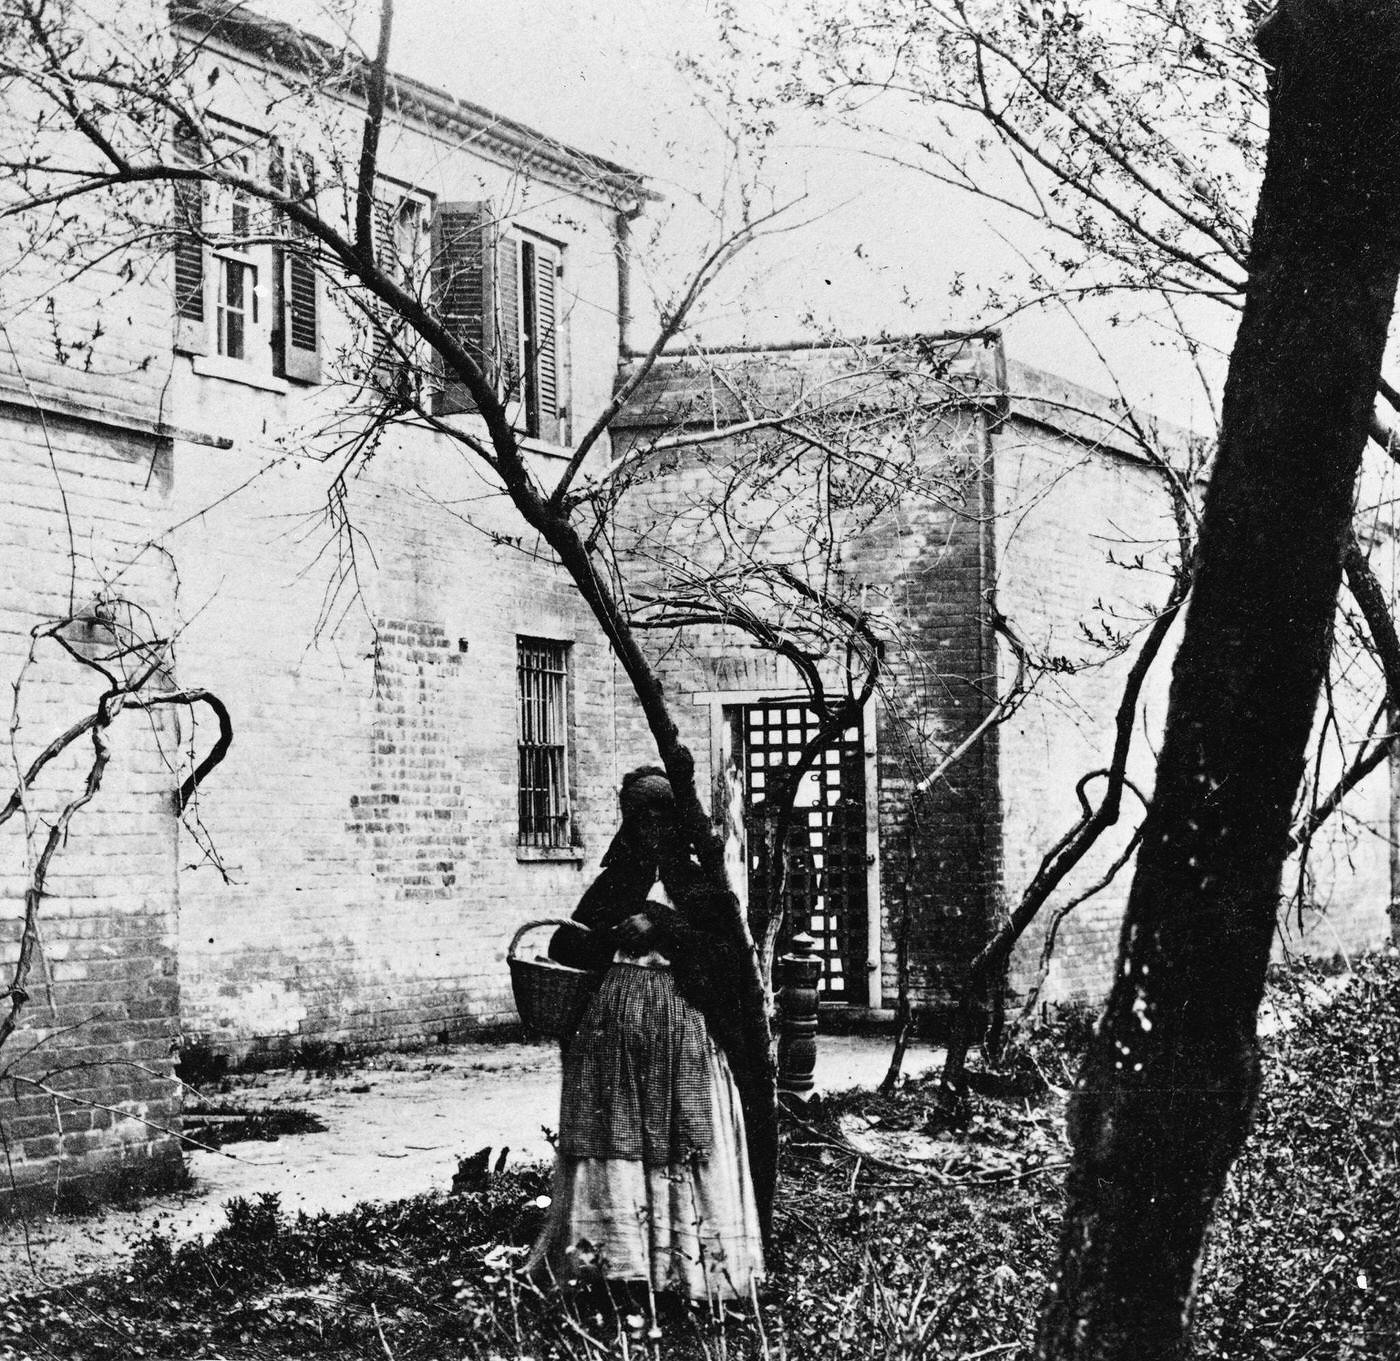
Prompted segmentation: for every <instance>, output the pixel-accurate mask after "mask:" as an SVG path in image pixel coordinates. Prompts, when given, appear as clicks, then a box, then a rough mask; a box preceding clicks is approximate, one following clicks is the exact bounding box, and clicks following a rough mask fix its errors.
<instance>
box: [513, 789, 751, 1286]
mask: <svg viewBox="0 0 1400 1361" xmlns="http://www.w3.org/2000/svg"><path fill="white" fill-rule="evenodd" d="M619 801H620V803H621V805H622V828H621V830H620V831H619V832H618V834H617V836H616V837H615V838H614V840H613V844H612V846H611V847H609V849H608V853H607V855H605V856H604V858H603V872H602V874H600V875H599V877H598V879H597V880H596V881H595V883H594V884H593V885H592V886H591V887H590V888H589V890H588V892H587V893H585V894H584V897H583V900H582V901H581V902H580V903H579V906H578V909H577V910H576V911H575V913H574V917H575V920H578V921H580V922H581V923H582V924H583V925H585V926H587V927H588V928H589V932H590V935H589V937H588V941H589V942H590V943H589V944H584V943H583V941H582V938H581V933H575V935H574V936H573V937H570V936H569V934H568V933H567V932H561V933H560V934H559V936H557V937H556V940H555V942H554V943H553V944H552V946H551V953H552V954H554V955H555V957H556V958H559V959H561V960H562V961H563V962H565V963H576V964H584V965H587V964H598V963H602V962H606V963H607V964H608V969H607V973H606V975H605V977H604V979H603V982H602V985H601V986H600V988H599V990H598V993H597V995H596V996H595V997H594V998H593V1000H592V1002H590V1004H589V1006H588V1009H587V1010H586V1011H585V1012H584V1015H583V1019H582V1021H581V1022H580V1024H579V1029H578V1033H577V1034H576V1035H575V1036H574V1038H573V1039H572V1040H571V1041H570V1042H569V1044H568V1047H567V1050H566V1053H565V1056H564V1082H563V1097H562V1101H561V1103H560V1115H559V1147H558V1160H557V1163H556V1166H555V1175H554V1198H553V1204H552V1206H551V1212H550V1219H549V1223H548V1225H547V1226H546V1228H545V1230H544V1233H543V1234H542V1236H541V1238H540V1241H539V1242H538V1243H537V1244H536V1245H535V1250H534V1252H533V1253H532V1255H531V1258H530V1263H529V1264H530V1265H531V1266H532V1267H534V1266H539V1265H541V1264H542V1263H545V1262H547V1263H548V1265H549V1267H550V1269H551V1270H552V1271H553V1272H554V1274H555V1275H556V1277H559V1278H561V1279H571V1278H578V1279H589V1278H592V1279H599V1278H601V1279H604V1280H607V1281H616V1282H633V1283H637V1284H640V1285H644V1286H648V1287H650V1288H651V1289H654V1290H670V1291H675V1292H677V1293H680V1294H683V1295H686V1296H689V1297H690V1298H691V1299H695V1300H712V1301H722V1300H730V1299H737V1298H744V1297H747V1296H748V1295H749V1294H750V1293H751V1291H752V1290H753V1287H754V1285H755V1284H756V1283H757V1282H758V1281H759V1280H761V1279H762V1276H763V1249H762V1242H761V1237H760V1231H759V1216H758V1207H757V1204H756V1201H755V1199H754V1192H753V1183H752V1180H751V1178H750V1175H749V1162H748V1149H747V1144H746V1140H745V1137H744V1121H743V1115H742V1112H741V1110H740V1106H739V1097H738V1093H737V1091H736V1090H735V1086H734V1078H733V1075H732V1072H731V1070H730V1066H729V1061H728V1059H727V1058H726V1057H725V1052H724V1050H725V1048H726V1047H728V1046H729V1045H732V1044H733V1042H734V1041H735V1039H736V1038H737V1033H738V1032H737V1026H736V1024H735V1011H736V1009H735V1007H734V1006H733V1001H732V986H733V984H732V980H733V979H734V978H735V977H736V971H735V969H734V968H733V967H731V963H732V949H731V947H730V946H729V945H728V942H727V939H726V933H725V925H726V923H725V918H724V913H725V909H726V904H725V901H724V899H723V897H722V895H720V894H717V893H716V892H715V891H714V890H713V889H711V888H709V887H707V885H706V883H705V880H704V876H703V875H702V874H701V871H700V867H699V866H698V865H697V864H696V863H695V862H694V860H693V859H692V858H691V857H690V854H689V852H688V849H687V848H686V846H685V843H684V841H683V839H682V836H681V834H680V831H679V829H678V827H677V826H676V822H675V800H674V797H673V795H672V791H671V786H670V783H669V782H668V781H667V779H666V775H665V772H664V771H662V770H660V769H659V768H657V767H651V766H648V767H643V768H642V769H640V770H634V771H632V772H631V773H630V774H629V775H627V776H626V778H625V779H624V780H623V782H622V789H621V792H620V794H619ZM658 878H659V880H660V892H659V893H655V892H653V888H654V886H655V884H656V880H657V879H658ZM649 894H650V895H651V896H648V895H649ZM590 953H591V954H592V955H593V958H592V959H589V958H588V957H587V956H588V955H589V954H590ZM600 954H601V955H602V956H603V958H602V959H600V958H598V956H599V955H600Z"/></svg>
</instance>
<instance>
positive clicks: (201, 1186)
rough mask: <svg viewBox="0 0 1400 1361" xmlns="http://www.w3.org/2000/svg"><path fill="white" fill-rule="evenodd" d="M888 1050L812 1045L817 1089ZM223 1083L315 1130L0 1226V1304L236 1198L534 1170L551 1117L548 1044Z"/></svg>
mask: <svg viewBox="0 0 1400 1361" xmlns="http://www.w3.org/2000/svg"><path fill="white" fill-rule="evenodd" d="M889 1054H890V1045H889V1041H888V1040H886V1039H883V1038H868V1037H861V1036H823V1037H822V1039H821V1043H820V1046H819V1056H818V1063H817V1089H818V1090H820V1091H826V1092H832V1091H841V1090H845V1089H847V1088H851V1087H874V1086H875V1085H876V1084H878V1083H879V1081H880V1079H881V1078H882V1077H883V1076H884V1072H885V1068H886V1066H887V1065H888V1063H889ZM939 1057H940V1054H939V1052H938V1051H936V1050H934V1049H933V1048H931V1047H930V1046H928V1045H924V1044H916V1045H914V1046H912V1047H911V1049H910V1052H909V1055H908V1057H907V1059H906V1062H905V1067H904V1071H905V1073H906V1074H909V1075H911V1076H916V1075H918V1074H920V1073H923V1072H926V1071H927V1070H928V1069H930V1068H931V1067H933V1066H934V1064H935V1063H936V1062H937V1060H938V1058H939ZM227 1085H228V1090H227V1091H222V1092H219V1093H211V1094H209V1096H208V1097H207V1098H206V1099H207V1100H209V1101H210V1102H211V1103H212V1102H217V1104H218V1105H219V1106H220V1107H221V1108H228V1109H235V1108H236V1109H248V1110H268V1109H296V1110H300V1111H305V1112H307V1113H308V1114H310V1115H312V1116H314V1117H315V1118H316V1119H317V1120H319V1121H320V1122H321V1123H322V1124H324V1125H325V1126H326V1129H325V1132H324V1133H315V1134H298V1135H283V1136H281V1137H279V1138H277V1139H276V1140H275V1141H271V1142H251V1143H235V1144H232V1145H230V1146H229V1147H228V1149H227V1150H226V1151H219V1152H206V1151H202V1150H199V1149H194V1150H191V1151H190V1152H189V1153H188V1154H187V1157H186V1161H187V1165H188V1167H189V1171H190V1174H191V1176H192V1177H193V1179H194V1186H193V1189H191V1190H190V1191H187V1192H184V1193H181V1194H178V1195H170V1196H161V1197H157V1198H154V1199H152V1200H150V1201H148V1202H146V1203H145V1204H143V1205H141V1206H140V1207H139V1208H137V1209H133V1210H108V1211H105V1212H103V1213H101V1214H97V1215H92V1216H87V1217H83V1218H72V1217H66V1216H46V1217H41V1218H31V1219H29V1220H28V1221H25V1222H16V1223H10V1224H0V1296H3V1295H4V1294H6V1293H9V1292H13V1291H18V1290H23V1289H27V1288H30V1287H36V1286H41V1285H53V1284H58V1283H60V1282H63V1281H68V1280H73V1279H75V1278H77V1277H80V1276H83V1275H86V1274H88V1273H89V1272H92V1271H95V1270H97V1269H99V1268H101V1267H104V1266H107V1265H110V1264H111V1259H112V1258H113V1257H114V1256H115V1255H116V1254H119V1253H120V1252H121V1251H122V1250H123V1249H125V1248H126V1247H127V1245H129V1244H130V1243H131V1242H132V1241H133V1240H138V1239H141V1238H143V1237H145V1236H146V1235H148V1234H149V1233H151V1232H153V1231H156V1230H159V1231H161V1232H168V1233H172V1234H173V1235H174V1236H175V1238H176V1239H177V1240H184V1239H188V1238H192V1237H195V1236H198V1235H204V1234H208V1233H210V1232H212V1231H213V1230H214V1229H216V1228H218V1227H219V1225H220V1224H221V1223H223V1221H224V1214H223V1206H224V1204H225V1202H227V1201H228V1200H229V1199H231V1198H232V1197H235V1196H244V1197H252V1196H256V1195H258V1194H260V1193H264V1192H272V1193H275V1194H276V1195H277V1196H278V1197H279V1199H280V1203H281V1205H282V1207H283V1209H285V1210H288V1211H292V1212H295V1211H297V1210H305V1211H306V1212H308V1213H313V1214H314V1213H316V1212H319V1211H323V1210H330V1211H335V1210H344V1209H347V1208H349V1207H350V1206H352V1205H354V1204H356V1203H358V1202H359V1201H362V1200H386V1201H387V1200H398V1199H401V1198H403V1197H406V1196H411V1195H416V1194H418V1193H420V1192H424V1191H433V1190H446V1189H447V1188H448V1186H449V1185H450V1184H451V1180H452V1174H453V1173H454V1172H455V1171H456V1169H457V1163H458V1160H459V1159H460V1158H461V1157H463V1156H464V1155H466V1154H470V1153H474V1152H476V1151H477V1150H478V1149H480V1148H483V1147H487V1146H489V1147H491V1148H492V1149H493V1150H497V1151H499V1150H500V1149H502V1148H508V1149H509V1150H510V1155H509V1160H510V1165H512V1166H513V1165H517V1164H519V1163H525V1162H543V1161H546V1160H547V1159H548V1158H549V1157H550V1156H551V1155H550V1146H549V1142H548V1139H547V1137H546V1134H545V1130H546V1128H548V1129H550V1130H552V1129H553V1128H554V1126H555V1124H556V1123H557V1118H558V1102H559V1051H558V1047H557V1046H556V1045H554V1044H547V1043H538V1044H464V1045H456V1046H449V1047H444V1048H441V1049H433V1050H431V1051H428V1052H423V1053H414V1054H387V1055H383V1056H380V1057H379V1058H376V1059H373V1060H370V1061H368V1062H366V1063H364V1064H361V1065H357V1066H354V1067H347V1068H343V1069H339V1070H336V1071H335V1072H332V1073H328V1074H322V1075H318V1074H313V1073H308V1072H305V1071H296V1070H292V1071H285V1070H279V1071H273V1072H268V1073H259V1074H253V1075H249V1076H245V1077H237V1078H233V1079H231V1080H229V1082H228V1084H227ZM493 1161H494V1157H493Z"/></svg>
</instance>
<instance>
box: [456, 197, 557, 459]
mask: <svg viewBox="0 0 1400 1361" xmlns="http://www.w3.org/2000/svg"><path fill="white" fill-rule="evenodd" d="M432 273H433V302H434V305H435V306H436V308H437V311H438V315H439V317H440V318H441V320H442V322H443V325H444V326H445V328H446V329H447V330H448V331H449V332H450V333H451V334H452V335H453V336H454V338H456V339H457V340H458V341H459V343H460V344H461V345H462V347H463V349H465V350H466V351H467V353H468V354H469V355H471V356H472V358H473V359H474V360H476V361H477V363H478V365H479V366H480V368H481V370H482V373H483V375H484V376H485V377H486V379H487V381H488V382H490V383H491V384H492V385H493V386H494V387H495V389H496V392H497V393H498V394H499V395H500V397H501V399H502V401H503V402H504V403H505V407H506V413H507V415H508V417H509V418H510V419H511V420H512V421H513V423H514V425H515V427H516V429H517V430H520V431H522V432H523V433H524V434H526V435H528V436H530V437H531V438H533V439H539V440H541V441H543V442H544V443H546V444H567V443H568V439H569V426H568V383H567V367H568V363H567V351H568V345H567V341H568V336H567V327H566V322H567V312H568V309H567V305H566V297H565V295H564V292H563V277H564V249H563V247H562V246H560V245H558V244H557V243H555V242H553V241H549V240H546V239H545V238H544V237H542V236H536V235H534V234H533V233H528V232H524V231H517V230H513V229H512V230H506V229H505V228H504V226H503V224H502V223H500V222H499V221H497V220H496V218H495V216H494V214H493V210H492V208H491V205H490V204H489V203H485V202H474V203H444V204H442V205H440V206H439V207H438V209H437V212H436V213H435V215H434V217H433V227H432ZM436 409H437V411H438V412H439V413H440V414H447V413H451V412H456V411H473V410H475V406H474V404H473V402H472V399H471V395H470V393H469V392H468V391H467V389H466V386H465V384H462V383H458V382H457V381H455V379H454V378H453V377H452V375H451V374H448V375H446V382H445V383H444V385H443V391H442V392H441V393H440V394H439V398H438V401H437V403H436Z"/></svg>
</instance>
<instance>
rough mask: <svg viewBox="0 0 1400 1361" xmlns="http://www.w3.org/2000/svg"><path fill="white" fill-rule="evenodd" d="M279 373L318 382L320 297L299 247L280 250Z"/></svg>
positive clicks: (293, 378)
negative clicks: (280, 328)
mask: <svg viewBox="0 0 1400 1361" xmlns="http://www.w3.org/2000/svg"><path fill="white" fill-rule="evenodd" d="M283 254H284V255H285V257H286V258H285V260H284V262H283V269H282V271H281V273H282V277H283V285H282V287H283V304H282V366H281V367H282V376H283V377H284V378H290V379H292V380H293V381H294V382H298V383H319V382H320V381H321V298H320V285H319V283H318V281H317V278H316V270H315V268H314V266H313V265H312V263H311V261H310V259H309V258H308V257H307V256H306V255H305V254H304V253H303V252H301V251H299V250H289V251H285V252H283Z"/></svg>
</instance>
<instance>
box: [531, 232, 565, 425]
mask: <svg viewBox="0 0 1400 1361" xmlns="http://www.w3.org/2000/svg"><path fill="white" fill-rule="evenodd" d="M558 267H559V257H558V256H557V255H556V254H555V253H554V251H552V250H549V249H544V250H537V251H536V252H535V335H536V337H537V339H536V353H535V373H536V379H535V383H536V391H537V392H538V394H539V426H540V432H539V433H540V438H541V439H544V440H549V441H550V442H551V443H558V442H559V315H558V290H557V288H556V282H557V271H558Z"/></svg>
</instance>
